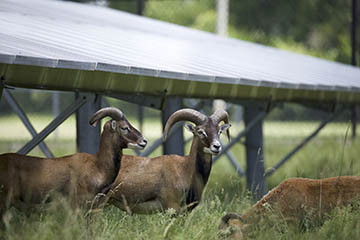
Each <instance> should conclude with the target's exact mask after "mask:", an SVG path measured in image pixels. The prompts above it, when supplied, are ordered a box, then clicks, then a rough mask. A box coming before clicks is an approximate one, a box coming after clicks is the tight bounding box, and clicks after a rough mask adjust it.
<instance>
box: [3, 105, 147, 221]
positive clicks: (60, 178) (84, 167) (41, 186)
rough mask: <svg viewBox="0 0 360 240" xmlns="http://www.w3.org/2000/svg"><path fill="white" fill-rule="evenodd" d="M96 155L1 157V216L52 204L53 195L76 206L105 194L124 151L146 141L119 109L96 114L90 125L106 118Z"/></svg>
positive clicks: (106, 109)
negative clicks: (47, 203)
mask: <svg viewBox="0 0 360 240" xmlns="http://www.w3.org/2000/svg"><path fill="white" fill-rule="evenodd" d="M107 116H109V117H111V118H112V120H109V121H107V122H106V123H105V125H104V130H103V132H102V134H101V138H100V146H99V150H98V152H97V153H96V155H91V154H87V153H76V154H73V155H70V156H64V157H60V158H39V157H31V156H24V155H20V154H16V153H6V154H1V155H0V172H1V174H0V187H1V188H0V216H1V215H2V214H3V213H4V211H5V210H6V209H7V208H9V207H11V206H15V207H24V206H29V205H30V206H31V205H34V204H37V203H41V202H43V201H45V200H49V198H48V197H49V194H51V193H52V192H56V193H60V194H62V195H64V196H65V197H68V198H69V199H70V202H71V203H72V204H73V206H77V205H78V204H79V203H84V202H85V201H89V200H92V199H93V198H94V197H95V195H96V194H97V193H100V192H103V193H106V192H107V191H108V190H109V189H110V186H111V184H112V183H113V182H114V180H115V178H116V176H117V174H118V172H119V168H120V162H119V161H118V159H120V158H121V156H122V149H123V148H138V149H143V148H144V147H145V146H146V140H145V139H144V137H143V136H142V134H141V133H140V132H139V131H138V130H137V129H135V128H134V127H133V126H132V125H131V124H130V123H129V122H128V121H127V119H126V117H125V116H124V114H123V113H122V112H121V111H120V110H118V109H116V108H112V107H109V108H103V109H100V110H99V111H98V112H96V113H95V114H94V115H93V116H92V118H91V120H90V124H93V125H96V123H97V121H98V120H100V119H102V118H104V117H107Z"/></svg>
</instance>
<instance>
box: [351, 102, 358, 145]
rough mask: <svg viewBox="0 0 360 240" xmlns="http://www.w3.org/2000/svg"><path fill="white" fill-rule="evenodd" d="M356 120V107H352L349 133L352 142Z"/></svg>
mask: <svg viewBox="0 0 360 240" xmlns="http://www.w3.org/2000/svg"><path fill="white" fill-rule="evenodd" d="M357 119H358V112H357V106H356V105H355V106H353V107H352V109H351V125H352V127H351V130H352V131H351V132H352V139H353V140H354V139H355V138H356V127H357V125H356V124H357Z"/></svg>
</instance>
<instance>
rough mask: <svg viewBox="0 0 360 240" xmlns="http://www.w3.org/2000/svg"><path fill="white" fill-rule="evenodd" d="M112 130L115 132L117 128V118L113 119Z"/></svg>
mask: <svg viewBox="0 0 360 240" xmlns="http://www.w3.org/2000/svg"><path fill="white" fill-rule="evenodd" d="M111 130H112V131H113V132H115V130H116V121H115V120H111Z"/></svg>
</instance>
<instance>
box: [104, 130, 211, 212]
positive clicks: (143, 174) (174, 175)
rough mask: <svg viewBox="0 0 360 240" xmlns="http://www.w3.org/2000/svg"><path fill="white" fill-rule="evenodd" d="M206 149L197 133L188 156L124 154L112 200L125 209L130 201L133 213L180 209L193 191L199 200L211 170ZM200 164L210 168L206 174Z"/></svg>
mask: <svg viewBox="0 0 360 240" xmlns="http://www.w3.org/2000/svg"><path fill="white" fill-rule="evenodd" d="M199 145H200V146H199ZM202 148H203V146H201V144H200V143H199V140H198V139H197V137H196V136H195V137H194V139H193V143H192V146H191V150H190V154H189V155H188V156H184V157H182V156H178V155H163V156H159V157H155V158H147V157H137V156H130V155H124V156H123V158H122V159H121V168H120V171H119V174H118V176H117V178H116V180H115V183H114V185H113V189H114V192H115V193H114V194H113V195H112V198H111V200H110V201H111V203H113V204H114V205H116V206H118V207H119V208H121V209H123V210H126V207H127V206H125V205H126V204H127V205H128V207H129V208H130V210H131V212H132V213H153V212H157V211H162V210H165V209H169V208H174V209H175V210H179V209H180V208H181V207H182V206H184V205H186V204H189V202H187V196H189V194H193V197H192V198H195V199H196V200H197V201H199V200H200V198H201V194H202V191H203V188H204V187H205V185H206V182H207V179H208V177H209V174H210V170H211V155H210V154H208V153H203V152H202ZM199 149H200V150H199ZM199 152H200V153H201V154H199ZM197 155H199V156H201V157H198V158H197ZM194 159H197V161H194ZM198 165H201V166H203V168H204V169H206V175H202V172H199V171H197V166H198ZM204 179H206V180H205V181H204ZM124 198H125V200H126V203H125V202H124Z"/></svg>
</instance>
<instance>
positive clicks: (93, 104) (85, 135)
mask: <svg viewBox="0 0 360 240" xmlns="http://www.w3.org/2000/svg"><path fill="white" fill-rule="evenodd" d="M76 100H77V101H78V100H86V104H84V106H82V107H81V108H80V109H78V110H77V112H76V146H77V151H78V152H86V153H89V154H95V153H96V152H97V151H98V149H99V143H100V127H101V124H97V125H96V127H93V126H91V125H90V124H89V120H90V118H91V117H92V115H93V114H94V113H95V112H96V111H98V110H99V109H100V108H101V96H99V95H96V94H93V93H76Z"/></svg>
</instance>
